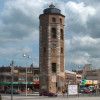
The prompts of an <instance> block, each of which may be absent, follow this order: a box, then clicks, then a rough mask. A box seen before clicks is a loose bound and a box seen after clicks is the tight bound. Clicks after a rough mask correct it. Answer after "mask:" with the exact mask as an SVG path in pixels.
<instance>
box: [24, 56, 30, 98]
mask: <svg viewBox="0 0 100 100" xmlns="http://www.w3.org/2000/svg"><path fill="white" fill-rule="evenodd" d="M23 57H26V58H30V56H28V55H26V54H23ZM26 96H27V59H26Z"/></svg>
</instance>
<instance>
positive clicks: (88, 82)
mask: <svg viewBox="0 0 100 100" xmlns="http://www.w3.org/2000/svg"><path fill="white" fill-rule="evenodd" d="M86 84H87V85H92V84H94V85H97V84H98V81H97V80H86Z"/></svg>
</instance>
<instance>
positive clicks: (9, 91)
mask: <svg viewBox="0 0 100 100" xmlns="http://www.w3.org/2000/svg"><path fill="white" fill-rule="evenodd" d="M5 93H7V94H11V90H6V92H5ZM13 94H19V92H18V91H17V90H13Z"/></svg>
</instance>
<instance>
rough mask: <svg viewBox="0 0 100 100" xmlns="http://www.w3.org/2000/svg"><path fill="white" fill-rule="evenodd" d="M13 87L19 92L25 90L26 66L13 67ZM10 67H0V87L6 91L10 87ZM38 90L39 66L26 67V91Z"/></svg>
mask: <svg viewBox="0 0 100 100" xmlns="http://www.w3.org/2000/svg"><path fill="white" fill-rule="evenodd" d="M13 77H14V78H13V88H14V89H15V90H18V91H19V92H20V93H21V92H25V91H26V68H25V67H18V66H16V67H14V74H13ZM11 78H12V77H11V67H10V66H8V67H0V89H2V90H4V91H6V90H10V89H11ZM38 90H39V68H36V67H32V66H31V67H27V91H28V92H34V91H38Z"/></svg>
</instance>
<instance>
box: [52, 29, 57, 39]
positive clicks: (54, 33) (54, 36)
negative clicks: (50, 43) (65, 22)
mask: <svg viewBox="0 0 100 100" xmlns="http://www.w3.org/2000/svg"><path fill="white" fill-rule="evenodd" d="M52 38H56V28H52Z"/></svg>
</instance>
